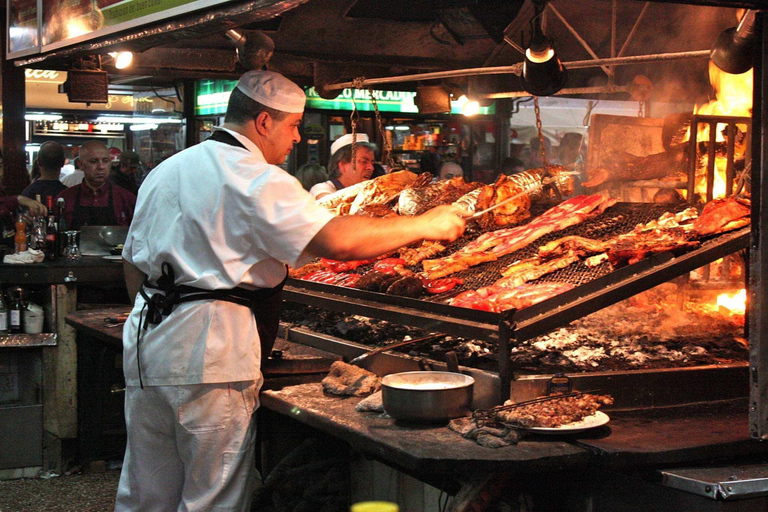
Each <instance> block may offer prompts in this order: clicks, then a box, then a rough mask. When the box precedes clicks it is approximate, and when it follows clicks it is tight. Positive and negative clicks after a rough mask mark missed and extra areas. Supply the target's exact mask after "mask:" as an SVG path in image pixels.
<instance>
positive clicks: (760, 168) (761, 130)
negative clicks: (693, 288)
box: [747, 12, 768, 440]
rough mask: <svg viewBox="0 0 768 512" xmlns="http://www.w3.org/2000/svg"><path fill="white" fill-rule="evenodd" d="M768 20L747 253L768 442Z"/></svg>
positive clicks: (759, 420) (760, 428)
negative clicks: (767, 121) (767, 39)
mask: <svg viewBox="0 0 768 512" xmlns="http://www.w3.org/2000/svg"><path fill="white" fill-rule="evenodd" d="M766 20H768V17H766V16H765V14H764V13H762V12H760V13H757V21H756V23H755V29H756V30H757V37H756V38H755V39H756V40H755V44H756V48H757V49H759V51H756V52H755V60H754V89H753V96H752V97H753V102H752V105H753V109H752V226H751V235H752V236H751V240H750V247H749V268H748V272H749V281H748V295H747V318H748V319H749V320H748V322H749V325H748V327H749V370H750V390H749V433H750V436H751V437H753V438H756V439H763V440H765V439H768V339H767V338H766V336H768V308H766V307H765V305H766V301H767V300H768V251H767V250H766V246H767V245H768V229H765V228H766V227H768V187H764V186H762V184H763V183H766V182H768V176H766V175H765V174H766V168H765V162H766V156H768V155H766V150H767V149H768V130H766V126H765V119H766V118H768V103H766V99H768V80H766V68H767V66H768V44H766V39H765V34H766V31H768V27H766Z"/></svg>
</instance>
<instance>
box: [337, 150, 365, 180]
mask: <svg viewBox="0 0 768 512" xmlns="http://www.w3.org/2000/svg"><path fill="white" fill-rule="evenodd" d="M373 158H374V154H373V150H371V149H368V148H366V147H362V146H358V147H357V148H355V166H354V170H353V169H352V162H348V163H347V162H339V171H340V172H341V174H342V176H346V177H347V179H349V180H350V181H352V182H353V184H354V183H360V182H361V181H365V180H369V179H371V176H373Z"/></svg>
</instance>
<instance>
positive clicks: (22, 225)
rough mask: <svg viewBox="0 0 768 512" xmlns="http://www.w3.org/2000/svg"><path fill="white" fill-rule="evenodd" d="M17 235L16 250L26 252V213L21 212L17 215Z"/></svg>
mask: <svg viewBox="0 0 768 512" xmlns="http://www.w3.org/2000/svg"><path fill="white" fill-rule="evenodd" d="M15 226H16V236H14V238H13V240H14V242H16V252H17V253H19V252H24V251H26V250H27V223H26V222H24V215H23V214H22V213H21V212H19V214H18V215H17V216H16V224H15Z"/></svg>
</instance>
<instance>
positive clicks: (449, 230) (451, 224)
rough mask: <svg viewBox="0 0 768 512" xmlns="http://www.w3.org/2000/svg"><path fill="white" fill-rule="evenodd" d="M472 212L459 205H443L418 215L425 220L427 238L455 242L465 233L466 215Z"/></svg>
mask: <svg viewBox="0 0 768 512" xmlns="http://www.w3.org/2000/svg"><path fill="white" fill-rule="evenodd" d="M469 215H470V213H469V212H468V211H467V210H465V209H463V208H459V207H457V206H452V205H441V206H436V207H435V208H432V209H431V210H429V211H428V212H426V213H424V214H422V215H420V216H419V217H417V218H418V219H419V220H420V221H422V222H424V233H425V236H424V238H426V239H427V240H439V241H445V242H453V241H454V240H456V239H457V238H459V237H460V236H461V235H462V234H464V228H465V227H466V222H465V220H464V218H465V217H468V216H469Z"/></svg>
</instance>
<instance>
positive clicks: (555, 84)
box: [521, 53, 568, 96]
mask: <svg viewBox="0 0 768 512" xmlns="http://www.w3.org/2000/svg"><path fill="white" fill-rule="evenodd" d="M567 75H568V74H567V72H566V69H565V67H564V66H563V63H562V62H560V58H558V56H557V54H555V53H553V55H552V57H551V58H550V59H549V60H546V61H544V62H535V61H533V60H531V59H529V58H528V54H527V53H526V57H525V61H524V62H523V74H522V76H521V81H522V83H523V89H525V90H526V91H527V92H529V93H531V94H533V95H534V96H551V95H553V94H555V93H556V92H557V91H559V90H560V89H562V88H563V87H564V86H565V82H566V80H567V78H568V77H567Z"/></svg>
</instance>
